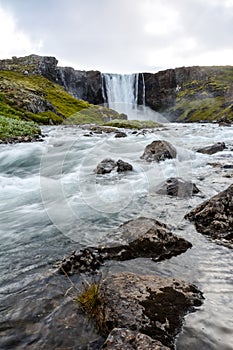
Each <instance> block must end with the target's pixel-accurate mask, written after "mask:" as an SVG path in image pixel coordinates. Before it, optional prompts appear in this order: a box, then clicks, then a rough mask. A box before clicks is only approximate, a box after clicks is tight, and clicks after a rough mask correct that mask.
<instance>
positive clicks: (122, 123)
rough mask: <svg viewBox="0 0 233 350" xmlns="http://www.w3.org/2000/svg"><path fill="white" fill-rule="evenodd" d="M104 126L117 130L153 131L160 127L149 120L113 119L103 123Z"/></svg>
mask: <svg viewBox="0 0 233 350" xmlns="http://www.w3.org/2000/svg"><path fill="white" fill-rule="evenodd" d="M104 125H105V126H113V127H117V128H124V129H153V128H158V127H161V126H162V125H161V124H159V123H156V122H153V121H151V120H146V121H141V120H119V119H115V120H112V121H109V122H107V123H104Z"/></svg>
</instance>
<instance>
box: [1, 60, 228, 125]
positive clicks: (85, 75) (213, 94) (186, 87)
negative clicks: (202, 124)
mask: <svg viewBox="0 0 233 350" xmlns="http://www.w3.org/2000/svg"><path fill="white" fill-rule="evenodd" d="M57 64H58V61H57V59H56V58H55V57H43V56H37V55H30V56H26V57H19V58H17V57H13V58H12V59H6V60H1V61H0V71H14V72H18V73H21V74H24V76H30V75H40V76H43V77H45V78H46V79H48V80H50V81H51V82H53V83H57V84H59V85H60V86H62V87H63V88H64V89H65V90H66V91H67V92H68V93H69V94H71V95H72V96H73V97H75V98H76V99H81V100H84V101H87V102H89V103H91V104H103V103H104V102H105V99H104V95H105V93H104V89H106V86H105V85H104V81H103V75H102V74H101V72H99V71H81V70H75V69H73V68H70V67H59V66H58V65H57ZM137 90H138V92H137V96H138V97H137V103H138V104H142V103H143V102H144V103H145V105H146V106H148V107H151V108H152V109H153V110H155V111H158V112H160V113H163V114H164V115H165V116H166V117H168V118H169V119H170V120H173V121H183V122H192V121H200V120H201V121H202V120H203V121H204V120H206V121H216V120H219V119H224V120H233V67H232V66H214V67H200V66H194V67H181V68H175V69H168V70H164V71H160V72H158V73H139V74H138V87H137Z"/></svg>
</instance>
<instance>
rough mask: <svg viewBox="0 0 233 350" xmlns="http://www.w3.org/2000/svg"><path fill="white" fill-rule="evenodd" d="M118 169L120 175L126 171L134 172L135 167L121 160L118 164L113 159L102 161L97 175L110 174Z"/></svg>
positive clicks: (98, 166)
mask: <svg viewBox="0 0 233 350" xmlns="http://www.w3.org/2000/svg"><path fill="white" fill-rule="evenodd" d="M115 168H116V170H117V172H118V173H122V172H125V171H132V170H133V167H132V165H131V164H129V163H127V162H124V161H123V160H121V159H119V160H118V161H117V162H115V160H113V159H111V158H106V159H104V160H102V161H101V162H100V163H99V164H98V165H97V168H96V171H95V172H96V174H102V175H103V174H109V173H111V172H112V171H113V170H114V169H115Z"/></svg>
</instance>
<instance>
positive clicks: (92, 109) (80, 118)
mask: <svg viewBox="0 0 233 350" xmlns="http://www.w3.org/2000/svg"><path fill="white" fill-rule="evenodd" d="M116 118H118V119H119V120H121V119H120V118H121V114H119V113H117V112H116V111H114V110H113V109H109V108H106V107H102V106H95V105H89V107H88V108H85V109H82V110H81V111H80V112H77V113H75V114H73V115H72V116H71V117H69V118H68V119H66V120H65V124H99V125H103V124H104V123H105V121H106V120H112V119H116Z"/></svg>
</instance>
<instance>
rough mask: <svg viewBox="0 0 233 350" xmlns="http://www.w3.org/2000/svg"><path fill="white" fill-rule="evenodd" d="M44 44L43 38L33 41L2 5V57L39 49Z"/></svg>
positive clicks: (0, 30)
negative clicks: (19, 27) (17, 25)
mask: <svg viewBox="0 0 233 350" xmlns="http://www.w3.org/2000/svg"><path fill="white" fill-rule="evenodd" d="M42 45H43V44H42V41H41V40H39V41H38V42H33V41H32V40H31V39H30V37H29V36H28V35H27V34H26V33H25V32H24V31H23V30H18V29H17V27H16V23H15V19H14V17H13V16H12V15H11V14H10V13H9V12H7V11H5V10H4V9H3V8H1V7H0V47H1V56H2V58H4V57H10V56H15V55H24V54H27V53H28V52H33V51H39V50H40V49H41V48H42Z"/></svg>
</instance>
